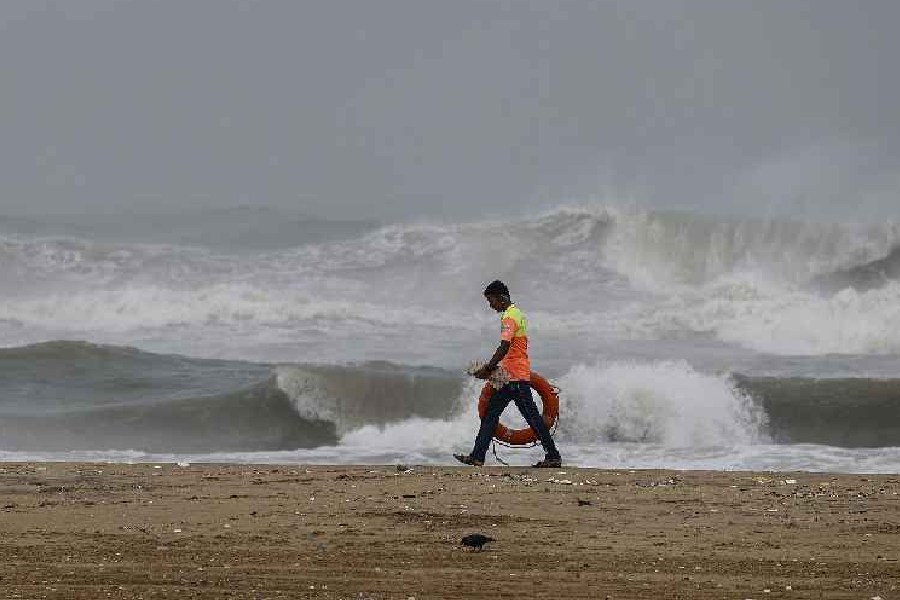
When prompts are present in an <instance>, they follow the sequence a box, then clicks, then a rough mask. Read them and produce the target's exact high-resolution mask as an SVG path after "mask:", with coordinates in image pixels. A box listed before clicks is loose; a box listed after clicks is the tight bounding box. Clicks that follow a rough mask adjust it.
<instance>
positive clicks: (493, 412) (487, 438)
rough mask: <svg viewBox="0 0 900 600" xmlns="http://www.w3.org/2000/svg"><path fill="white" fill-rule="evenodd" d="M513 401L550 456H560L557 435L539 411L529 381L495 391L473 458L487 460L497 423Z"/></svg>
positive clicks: (507, 385) (477, 438)
mask: <svg viewBox="0 0 900 600" xmlns="http://www.w3.org/2000/svg"><path fill="white" fill-rule="evenodd" d="M510 402H515V403H516V407H517V408H518V409H519V412H520V413H522V416H523V417H525V421H527V422H528V426H529V427H531V428H532V429H533V430H534V432H535V433H536V434H537V436H538V439H539V440H540V441H541V445H542V446H543V447H544V452H545V453H546V454H547V458H559V450H557V449H556V444H555V443H553V437H552V436H551V435H550V430H549V429H547V424H546V423H544V418H543V417H542V416H541V414H540V413H539V412H538V409H537V405H536V404H535V403H534V398H532V397H531V385H530V384H529V383H528V382H527V381H510V382H509V383H507V384H506V385H504V386H503V387H502V388H500V389H499V390H494V393H493V394H491V398H490V400H488V405H487V410H486V411H485V413H484V417H482V419H481V427H480V428H479V429H478V436H476V438H475V447H474V448H473V449H472V454H471V456H472V458H475V459H477V460H480V461H481V462H484V458H485V455H486V454H487V449H488V446H489V445H490V443H491V439H492V438H493V437H494V430H495V429H497V423H499V422H500V415H501V414H503V410H504V409H505V408H506V407H507V405H509V403H510Z"/></svg>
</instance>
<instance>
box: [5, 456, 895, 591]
mask: <svg viewBox="0 0 900 600" xmlns="http://www.w3.org/2000/svg"><path fill="white" fill-rule="evenodd" d="M475 532H481V533H484V534H486V535H488V536H491V537H493V538H495V541H494V542H492V543H490V544H488V545H487V546H486V547H485V549H484V550H483V551H480V552H479V551H471V550H467V549H465V548H463V547H461V546H460V545H459V540H460V538H461V537H462V536H464V535H466V534H468V533H475ZM898 588H900V476H898V475H862V476H858V475H830V474H820V473H768V472H755V473H742V472H675V471H662V470H659V471H657V470H653V471H628V470H619V471H606V470H591V469H572V468H563V469H560V470H551V471H547V470H534V469H523V468H503V467H488V468H481V469H473V468H450V467H431V466H412V467H411V468H406V467H404V466H399V467H398V466H397V465H390V466H382V467H372V466H360V467H345V466H341V467H322V466H310V467H306V466H297V465H290V466H272V465H266V466H247V465H217V464H216V465H187V466H178V465H173V464H161V465H144V464H140V465H109V464H97V465H88V464H63V463H30V464H8V463H7V464H0V598H2V599H4V600H7V599H14V598H27V599H29V600H31V599H37V598H54V599H55V598H60V599H61V598H65V599H85V600H98V599H105V598H179V599H180V598H247V599H254V600H257V599H258V600H262V599H276V598H278V599H288V598H290V599H296V598H348V599H349V598H353V599H357V600H358V599H362V598H400V599H403V600H406V599H408V598H417V599H424V598H453V599H458V598H559V599H567V598H600V599H603V598H617V599H618V598H716V599H719V598H737V599H745V598H755V599H761V598H817V599H818V598H859V599H862V600H870V599H871V598H874V597H880V598H883V599H884V600H889V599H891V598H900V589H898Z"/></svg>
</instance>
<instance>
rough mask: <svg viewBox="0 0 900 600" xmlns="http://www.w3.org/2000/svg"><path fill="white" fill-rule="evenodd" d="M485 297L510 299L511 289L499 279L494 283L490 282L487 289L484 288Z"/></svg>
mask: <svg viewBox="0 0 900 600" xmlns="http://www.w3.org/2000/svg"><path fill="white" fill-rule="evenodd" d="M484 295H485V296H506V297H509V288H508V287H506V284H505V283H503V282H502V281H500V280H499V279H495V280H494V281H492V282H490V283H489V284H488V286H487V287H486V288H484Z"/></svg>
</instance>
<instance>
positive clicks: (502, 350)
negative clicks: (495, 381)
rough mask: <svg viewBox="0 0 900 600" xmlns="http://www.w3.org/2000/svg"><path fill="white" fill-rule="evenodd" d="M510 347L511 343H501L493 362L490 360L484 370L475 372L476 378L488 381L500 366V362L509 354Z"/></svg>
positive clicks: (504, 341)
mask: <svg viewBox="0 0 900 600" xmlns="http://www.w3.org/2000/svg"><path fill="white" fill-rule="evenodd" d="M509 345H510V342H508V341H506V340H503V341H502V342H500V345H499V346H497V351H496V352H494V356H492V357H491V360H489V361H488V363H487V364H486V365H484V366H483V367H482V368H480V369H479V370H477V371H475V373H474V375H475V377H477V378H478V379H487V378H488V377H490V376H491V373H493V372H494V370H495V369H496V368H497V365H499V364H500V361H501V360H503V357H504V356H506V353H507V352H509Z"/></svg>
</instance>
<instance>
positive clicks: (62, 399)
mask: <svg viewBox="0 0 900 600" xmlns="http://www.w3.org/2000/svg"><path fill="white" fill-rule="evenodd" d="M551 380H552V381H553V382H554V383H555V384H556V385H558V387H559V388H560V389H561V400H562V401H561V418H560V424H559V427H558V431H557V435H558V436H559V441H560V444H561V445H563V446H565V445H566V444H569V445H573V446H578V447H587V446H591V445H608V444H611V443H639V444H650V445H654V446H662V447H669V448H673V449H674V448H695V449H698V448H723V447H729V446H734V445H737V446H748V445H749V446H752V445H757V444H766V443H770V442H771V441H775V442H777V443H782V444H795V443H811V444H826V445H831V446H847V447H857V446H896V445H897V440H898V439H900V438H898V437H897V436H898V435H900V413H898V412H897V411H896V410H895V406H896V400H897V399H898V398H900V380H876V379H820V380H811V379H798V378H790V377H783V378H772V377H752V376H746V375H740V374H734V375H732V374H729V373H706V372H702V371H699V370H697V369H696V368H694V367H692V366H691V365H690V364H688V363H687V362H685V361H677V360H676V361H643V362H640V361H606V362H599V363H595V364H579V365H576V366H574V367H572V368H570V369H568V370H566V371H565V372H564V373H562V374H561V375H560V376H558V377H551ZM481 385H482V384H481V382H479V381H475V380H472V379H466V378H465V377H464V375H462V373H452V372H448V371H446V370H443V369H438V368H433V367H414V366H408V365H400V364H393V363H384V362H371V363H363V364H358V365H346V366H337V365H331V366H329V365H297V364H281V365H269V364H253V363H242V362H235V361H210V360H198V359H192V358H187V357H183V356H175V355H156V354H150V353H146V352H141V351H140V350H136V349H133V348H119V347H110V346H99V345H95V344H88V343H83V342H64V341H58V342H52V343H47V344H38V345H33V346H26V347H22V348H8V349H4V350H2V351H0V389H2V390H3V391H2V392H0V450H3V451H31V452H68V451H104V450H116V451H126V450H133V451H137V452H156V453H160V452H194V453H216V452H219V453H221V452H263V451H266V452H282V451H290V450H295V449H298V448H318V447H323V446H334V447H343V448H346V449H347V451H348V452H349V453H350V454H352V455H353V456H359V455H361V454H360V453H364V451H363V449H367V450H365V451H370V452H372V453H375V454H379V453H380V454H379V455H381V454H385V453H387V454H392V453H396V452H400V451H401V450H403V452H406V453H417V452H418V453H421V454H422V455H431V454H434V453H436V452H442V451H443V452H450V451H451V450H452V449H466V448H467V447H469V446H470V445H471V443H472V440H473V439H474V435H475V432H476V431H477V428H478V423H479V421H478V416H477V400H478V396H479V393H480V388H481ZM536 401H538V402H539V398H538V397H537V396H536ZM502 420H503V422H504V423H506V424H507V425H508V426H511V427H524V426H525V424H524V421H523V420H522V418H521V416H520V415H519V414H518V412H517V411H516V410H515V409H514V408H509V409H508V410H507V411H506V413H505V414H504V416H503V419H502Z"/></svg>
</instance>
